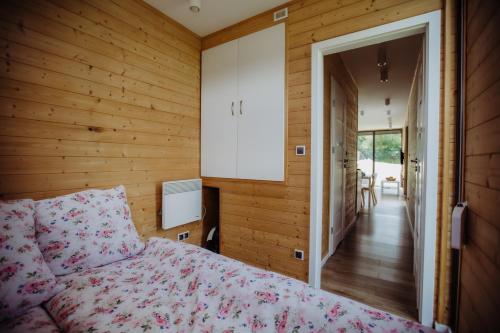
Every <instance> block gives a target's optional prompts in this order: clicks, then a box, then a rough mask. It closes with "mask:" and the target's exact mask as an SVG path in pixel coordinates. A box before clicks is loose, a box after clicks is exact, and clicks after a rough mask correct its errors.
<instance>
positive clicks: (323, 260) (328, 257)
mask: <svg viewBox="0 0 500 333" xmlns="http://www.w3.org/2000/svg"><path fill="white" fill-rule="evenodd" d="M328 259H330V253H328V254H327V255H326V256H325V257H324V258H323V259H321V267H323V266H325V264H326V262H327V261H328Z"/></svg>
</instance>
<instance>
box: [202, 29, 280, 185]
mask: <svg viewBox="0 0 500 333" xmlns="http://www.w3.org/2000/svg"><path fill="white" fill-rule="evenodd" d="M284 163H285V24H284V23H282V24H278V25H275V26H273V27H270V28H268V29H265V30H261V31H258V32H256V33H253V34H250V35H247V36H244V37H242V38H239V39H236V40H233V41H230V42H227V43H225V44H221V45H219V46H216V47H213V48H210V49H208V50H205V51H203V53H202V71H201V175H202V176H204V177H220V178H239V179H255V180H272V181H283V180H284V175H285V164H284Z"/></svg>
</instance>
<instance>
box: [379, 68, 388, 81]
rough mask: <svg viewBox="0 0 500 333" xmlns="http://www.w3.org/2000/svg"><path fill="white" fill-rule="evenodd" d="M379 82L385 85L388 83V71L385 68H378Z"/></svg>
mask: <svg viewBox="0 0 500 333" xmlns="http://www.w3.org/2000/svg"><path fill="white" fill-rule="evenodd" d="M380 82H381V83H387V82H389V69H388V68H387V66H385V67H380Z"/></svg>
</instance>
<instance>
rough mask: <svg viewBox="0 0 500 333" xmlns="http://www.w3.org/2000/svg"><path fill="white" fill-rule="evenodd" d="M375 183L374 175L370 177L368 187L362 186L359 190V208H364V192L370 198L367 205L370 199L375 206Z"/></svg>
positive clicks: (375, 177)
mask: <svg viewBox="0 0 500 333" xmlns="http://www.w3.org/2000/svg"><path fill="white" fill-rule="evenodd" d="M376 181H377V174H376V173H374V174H373V175H372V176H371V177H370V180H369V181H368V187H366V186H363V187H362V188H361V206H362V207H364V206H365V192H368V194H369V195H370V197H368V205H369V204H370V198H371V200H372V201H373V204H374V205H376V204H377V202H378V201H377V195H376V194H375V182H376Z"/></svg>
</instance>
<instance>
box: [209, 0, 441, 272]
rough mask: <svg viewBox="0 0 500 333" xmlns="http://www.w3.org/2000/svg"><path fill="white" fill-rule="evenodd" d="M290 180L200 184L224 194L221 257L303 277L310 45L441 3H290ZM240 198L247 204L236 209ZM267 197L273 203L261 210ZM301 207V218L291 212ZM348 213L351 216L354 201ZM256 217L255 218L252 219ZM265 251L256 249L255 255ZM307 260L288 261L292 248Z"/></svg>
mask: <svg viewBox="0 0 500 333" xmlns="http://www.w3.org/2000/svg"><path fill="white" fill-rule="evenodd" d="M287 6H288V15H289V16H288V19H287V27H286V30H287V52H286V55H287V88H288V89H287V90H288V92H287V115H288V119H287V120H288V135H287V145H288V147H287V159H286V161H287V174H286V181H285V183H274V184H273V183H268V182H246V181H233V180H220V179H205V183H206V184H209V185H210V186H216V187H219V188H220V189H221V233H222V235H221V242H222V248H221V251H222V254H224V255H227V256H230V257H234V258H237V259H241V260H244V261H246V262H248V263H250V264H253V265H256V266H259V267H265V268H268V269H271V270H275V271H278V272H282V273H284V274H288V275H290V276H294V277H297V278H299V279H302V280H307V278H308V250H309V241H308V240H309V192H310V187H309V180H310V156H309V154H308V155H307V156H304V157H299V156H295V154H294V147H295V145H303V144H305V145H306V147H307V152H310V147H311V146H310V143H311V139H310V127H311V119H310V112H311V110H310V106H311V98H310V90H311V86H310V77H311V59H310V57H311V43H313V42H317V41H321V40H325V39H329V38H333V37H337V36H340V35H344V34H347V33H350V32H354V31H358V30H362V29H367V28H371V27H374V26H377V25H380V24H384V23H388V22H393V21H397V20H400V19H403V18H406V17H410V16H415V15H419V14H423V13H426V12H430V11H433V10H436V9H440V8H441V7H442V4H441V1H438V0H423V1H417V0H410V1H398V0H387V1H386V0H383V1H382V0H375V1H372V0H369V1H352V0H348V1H329V0H302V1H292V2H290V3H288V4H287ZM271 13H272V11H269V12H267V13H264V14H261V15H258V16H257V17H255V18H253V19H248V20H245V21H243V22H241V23H240V24H236V25H235V26H232V27H229V28H227V29H224V30H222V31H220V32H217V33H214V34H212V35H209V36H207V37H205V38H203V40H202V46H203V48H204V49H206V48H209V47H213V46H215V45H218V44H220V43H223V42H227V41H229V40H232V39H235V38H238V37H241V36H243V35H246V34H248V33H251V32H254V31H258V30H260V29H264V28H266V27H269V26H271V25H272V24H273V22H272V16H271ZM229 194H231V195H232V198H234V197H239V198H242V199H245V200H246V201H247V202H248V203H244V204H243V203H240V204H235V203H233V202H232V200H231V198H230V197H229ZM270 199H272V200H273V202H276V205H275V206H273V205H271V206H269V205H268V206H267V207H266V208H264V207H263V205H264V202H267V201H268V200H270ZM293 205H299V207H301V209H302V210H301V211H300V212H295V211H294V212H290V211H289V210H288V208H286V207H289V206H293ZM352 209H353V210H354V203H353V207H352ZM257 212H260V214H259V216H256V213H257ZM261 247H262V248H263V249H265V250H260V251H258V252H257V251H255V250H253V249H259V248H261ZM294 248H300V249H303V250H304V251H305V254H306V258H305V259H306V260H305V261H298V260H295V259H293V249H294Z"/></svg>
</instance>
